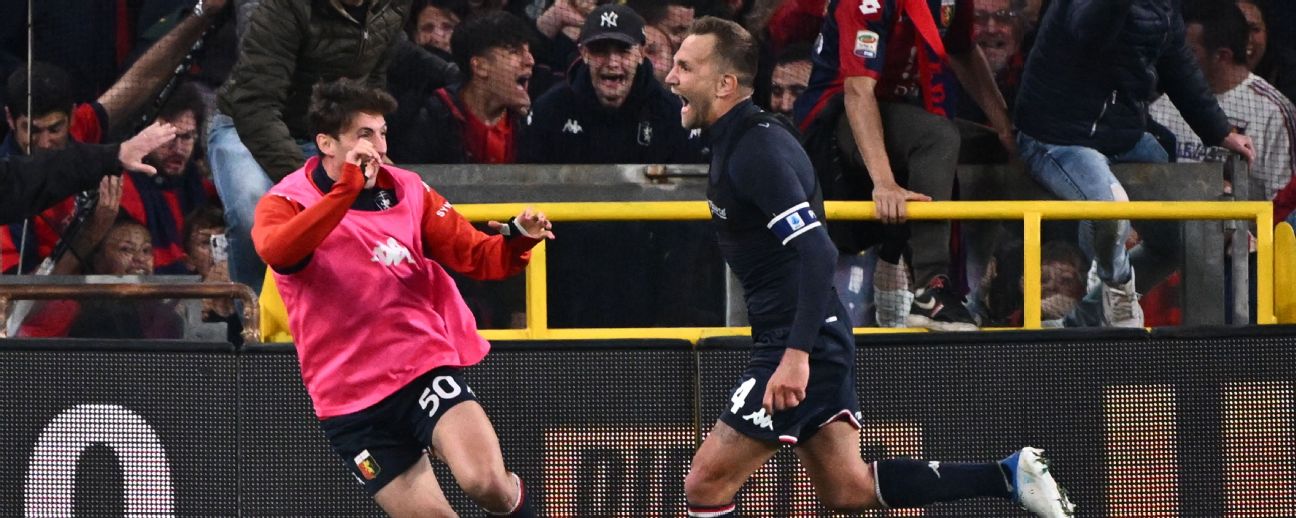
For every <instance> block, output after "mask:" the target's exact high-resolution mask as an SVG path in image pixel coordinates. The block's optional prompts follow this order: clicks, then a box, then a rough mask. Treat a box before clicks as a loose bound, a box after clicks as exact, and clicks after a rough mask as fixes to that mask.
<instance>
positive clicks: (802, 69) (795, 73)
mask: <svg viewBox="0 0 1296 518" xmlns="http://www.w3.org/2000/svg"><path fill="white" fill-rule="evenodd" d="M813 67H814V64H813V63H811V62H810V47H809V46H807V45H801V44H797V45H790V46H788V48H786V49H783V52H782V53H781V54H779V57H778V59H777V60H776V61H775V62H774V73H773V74H771V76H770V111H772V112H774V113H778V114H782V115H783V116H786V117H787V118H788V119H789V120H790V119H791V118H792V106H793V105H795V104H796V100H797V97H800V96H801V94H803V93H805V91H806V87H807V86H809V85H810V70H811V69H812V68H813Z"/></svg>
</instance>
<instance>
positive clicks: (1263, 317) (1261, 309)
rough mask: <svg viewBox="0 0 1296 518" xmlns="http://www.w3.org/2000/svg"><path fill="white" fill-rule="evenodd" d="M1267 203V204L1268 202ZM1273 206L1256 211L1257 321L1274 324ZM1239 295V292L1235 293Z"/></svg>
mask: <svg viewBox="0 0 1296 518" xmlns="http://www.w3.org/2000/svg"><path fill="white" fill-rule="evenodd" d="M1266 205H1267V204H1266ZM1273 253H1274V250H1273V208H1272V207H1266V208H1265V209H1264V210H1259V211H1256V279H1255V283H1256V323H1257V324H1274V323H1277V318H1276V317H1274V305H1273V304H1274V294H1273V290H1274V276H1273ZM1234 296H1235V297H1236V296H1238V295H1237V294H1235V295H1234Z"/></svg>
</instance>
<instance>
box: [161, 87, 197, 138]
mask: <svg viewBox="0 0 1296 518" xmlns="http://www.w3.org/2000/svg"><path fill="white" fill-rule="evenodd" d="M185 112H189V113H192V114H193V116H194V120H195V121H196V122H198V126H199V127H200V128H201V127H202V121H203V118H204V117H205V116H206V115H207V100H206V99H204V98H203V93H202V91H201V90H199V88H198V85H196V84H194V83H193V82H190V81H185V82H183V83H180V86H178V87H176V89H175V90H174V91H172V92H171V96H170V97H168V98H167V100H166V102H164V103H162V107H161V108H158V112H157V118H159V119H165V120H168V121H174V120H176V119H178V118H180V116H181V115H184V113H185Z"/></svg>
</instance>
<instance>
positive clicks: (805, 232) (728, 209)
mask: <svg viewBox="0 0 1296 518" xmlns="http://www.w3.org/2000/svg"><path fill="white" fill-rule="evenodd" d="M759 113H761V109H760V108H757V107H756V106H755V105H754V104H752V103H751V101H750V100H748V101H744V102H743V103H741V104H739V105H738V106H735V107H734V108H733V109H732V110H730V111H729V113H726V114H725V115H724V116H723V117H721V118H720V119H719V120H717V121H716V123H715V124H714V125H713V126H712V127H711V129H710V130H709V132H708V133H709V135H708V136H709V138H710V139H711V142H712V155H711V157H712V158H711V172H710V183H709V185H708V188H707V202H708V203H709V204H710V206H711V221H712V223H713V225H714V226H715V229H716V236H717V239H718V241H719V245H720V252H721V254H722V255H723V256H724V258H725V262H727V263H728V264H729V268H730V269H731V270H733V273H734V275H736V276H737V277H738V280H739V281H740V282H741V283H742V286H743V292H744V294H745V295H746V299H747V313H748V319H749V320H750V321H751V323H752V326H753V328H754V329H753V331H754V332H758V331H759V330H761V329H770V328H775V327H790V328H791V330H790V332H789V335H788V338H787V343H786V345H787V347H793V348H797V349H802V350H806V351H809V350H811V349H812V348H813V347H814V344H815V341H816V338H817V335H818V334H819V329H820V327H821V326H822V325H823V323H824V322H825V320H827V319H831V318H832V317H835V316H836V315H834V314H832V313H835V311H833V310H834V309H835V308H836V307H837V305H838V302H837V295H836V294H835V293H834V291H833V288H832V271H833V267H834V266H835V264H836V262H837V250H836V248H835V247H833V245H832V241H831V240H829V238H828V232H827V230H826V227H824V225H823V223H822V222H821V221H820V215H821V214H823V202H822V200H821V199H816V198H818V196H816V195H817V194H818V193H817V189H816V183H815V174H814V168H813V167H812V166H811V165H810V159H809V157H807V156H806V153H805V151H804V150H803V149H802V148H801V144H800V143H799V142H797V139H796V138H795V137H794V136H793V135H792V134H791V133H790V132H789V131H788V130H787V129H785V128H782V127H780V124H779V123H778V122H760V120H759V119H758V120H755V121H753V120H750V119H749V118H750V117H753V116H756V114H759ZM763 120H769V119H763ZM752 122H754V125H751V126H750V127H749V128H747V127H746V125H747V124H748V123H752ZM744 129H745V130H746V131H744Z"/></svg>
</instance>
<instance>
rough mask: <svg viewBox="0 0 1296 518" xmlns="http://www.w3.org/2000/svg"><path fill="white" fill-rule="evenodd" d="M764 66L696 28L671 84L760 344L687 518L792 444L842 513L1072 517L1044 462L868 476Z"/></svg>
mask: <svg viewBox="0 0 1296 518" xmlns="http://www.w3.org/2000/svg"><path fill="white" fill-rule="evenodd" d="M756 60H757V50H756V46H755V43H754V42H753V40H752V37H751V35H750V34H748V33H747V32H746V31H745V30H743V29H742V27H740V26H739V25H737V24H735V23H733V22H729V21H724V20H720V19H717V18H711V17H707V18H702V19H700V20H698V21H697V22H695V23H694V24H693V26H692V28H691V29H690V31H689V36H688V37H687V38H686V39H685V40H684V42H683V44H681V46H680V49H679V51H678V52H677V53H676V54H675V63H674V67H673V68H672V69H671V72H670V75H668V76H667V78H666V83H667V85H669V86H670V87H671V91H672V92H674V93H675V94H676V95H679V96H680V97H681V98H682V99H683V102H684V106H683V108H682V109H681V110H680V118H681V119H682V122H683V125H684V126H685V127H686V128H693V129H697V128H704V129H706V130H707V131H708V133H709V138H710V142H711V143H712V154H711V172H710V183H709V187H708V189H707V201H708V203H709V204H710V206H711V220H712V222H713V224H714V225H715V228H716V233H717V238H718V240H719V245H720V250H721V252H722V253H723V254H724V257H725V261H726V262H727V263H728V264H729V266H730V268H731V269H732V270H733V272H734V274H735V275H737V276H738V278H739V280H740V281H741V283H742V285H743V290H744V293H745V295H746V299H747V311H748V315H749V319H750V321H751V324H752V338H753V339H754V340H755V342H756V345H755V349H754V351H753V353H752V357H751V360H750V362H749V363H748V365H747V369H746V370H745V371H744V372H743V374H742V376H741V377H740V378H739V381H738V384H737V385H736V387H735V388H734V390H733V392H732V393H731V396H730V402H731V403H732V404H731V405H729V406H726V408H725V411H724V412H723V413H722V415H721V416H720V419H719V421H718V422H717V423H716V424H715V427H714V428H713V429H712V430H711V433H710V434H709V435H708V436H707V438H706V440H705V441H704V442H703V443H702V446H701V447H700V448H699V449H698V451H697V453H696V454H695V456H694V457H693V464H692V467H691V469H690V470H689V474H688V477H687V478H686V479H685V482H684V491H685V494H686V495H687V498H688V505H689V512H688V515H689V516H698V517H720V516H735V509H736V506H735V504H734V501H733V498H734V495H735V494H737V492H738V489H739V488H741V487H742V485H743V483H745V482H746V480H747V478H748V477H749V476H750V475H751V474H752V473H753V472H755V471H756V470H757V469H758V468H760V467H761V466H762V465H763V464H765V462H766V461H767V460H769V458H770V457H771V456H773V455H774V453H775V452H776V451H778V448H779V445H780V443H787V444H792V445H794V446H795V447H796V452H797V456H798V457H799V458H800V459H801V463H802V465H803V466H804V467H805V469H806V472H807V473H808V474H809V475H810V479H811V481H812V482H813V483H814V486H815V489H816V491H817V493H818V495H819V498H820V499H821V500H822V501H823V502H824V504H825V505H826V506H827V507H829V508H830V509H832V510H834V511H845V512H859V511H862V510H865V509H877V508H890V507H919V506H923V505H927V504H930V503H935V502H944V501H951V500H958V499H964V498H974V497H982V496H987V497H1000V498H1010V499H1013V500H1014V501H1016V502H1018V503H1020V504H1021V505H1022V506H1023V507H1024V508H1026V509H1027V510H1029V511H1031V512H1034V513H1035V514H1037V515H1039V516H1044V517H1050V518H1056V517H1064V516H1071V515H1072V513H1073V510H1072V509H1073V506H1072V505H1071V504H1070V502H1069V501H1068V500H1067V499H1066V497H1065V495H1064V494H1062V492H1061V489H1060V488H1059V487H1058V485H1057V483H1056V482H1055V481H1054V480H1053V477H1052V475H1050V474H1049V472H1048V468H1047V464H1046V461H1043V460H1042V459H1041V458H1040V456H1039V454H1040V453H1041V451H1040V450H1036V449H1034V448H1023V449H1022V450H1021V451H1018V452H1016V453H1013V454H1012V455H1011V456H1009V457H1008V458H1006V459H1004V460H1002V461H998V462H986V463H939V462H927V461H918V460H884V461H878V462H874V463H872V464H871V465H870V464H865V463H864V460H863V458H862V457H861V455H860V445H859V427H860V424H859V421H858V420H857V417H856V413H857V412H858V410H859V401H858V397H857V395H856V393H855V381H854V377H855V373H854V364H855V342H854V339H853V337H852V335H851V330H850V327H849V325H848V323H847V318H846V316H845V313H844V310H843V309H842V307H841V305H840V302H838V299H837V295H836V294H835V293H833V288H832V271H833V265H834V264H835V261H836V258H837V253H836V249H835V248H834V246H833V244H832V242H831V241H830V240H829V238H828V233H827V231H826V229H825V228H824V226H823V224H822V223H821V221H820V220H819V214H822V213H823V202H822V200H821V199H819V196H818V194H819V193H818V188H817V185H816V182H815V175H814V171H813V168H812V167H811V165H810V160H809V158H808V157H807V156H806V154H805V152H804V150H802V148H801V146H800V144H799V143H798V142H797V140H796V138H795V137H794V135H793V134H792V133H791V131H790V130H789V129H785V127H783V126H784V123H783V122H782V121H781V120H780V119H778V118H776V117H774V116H772V115H770V114H767V113H764V112H762V111H761V110H760V108H757V107H756V106H755V105H753V104H752V102H751V99H750V97H751V94H752V81H753V77H754V76H755V72H756Z"/></svg>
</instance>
